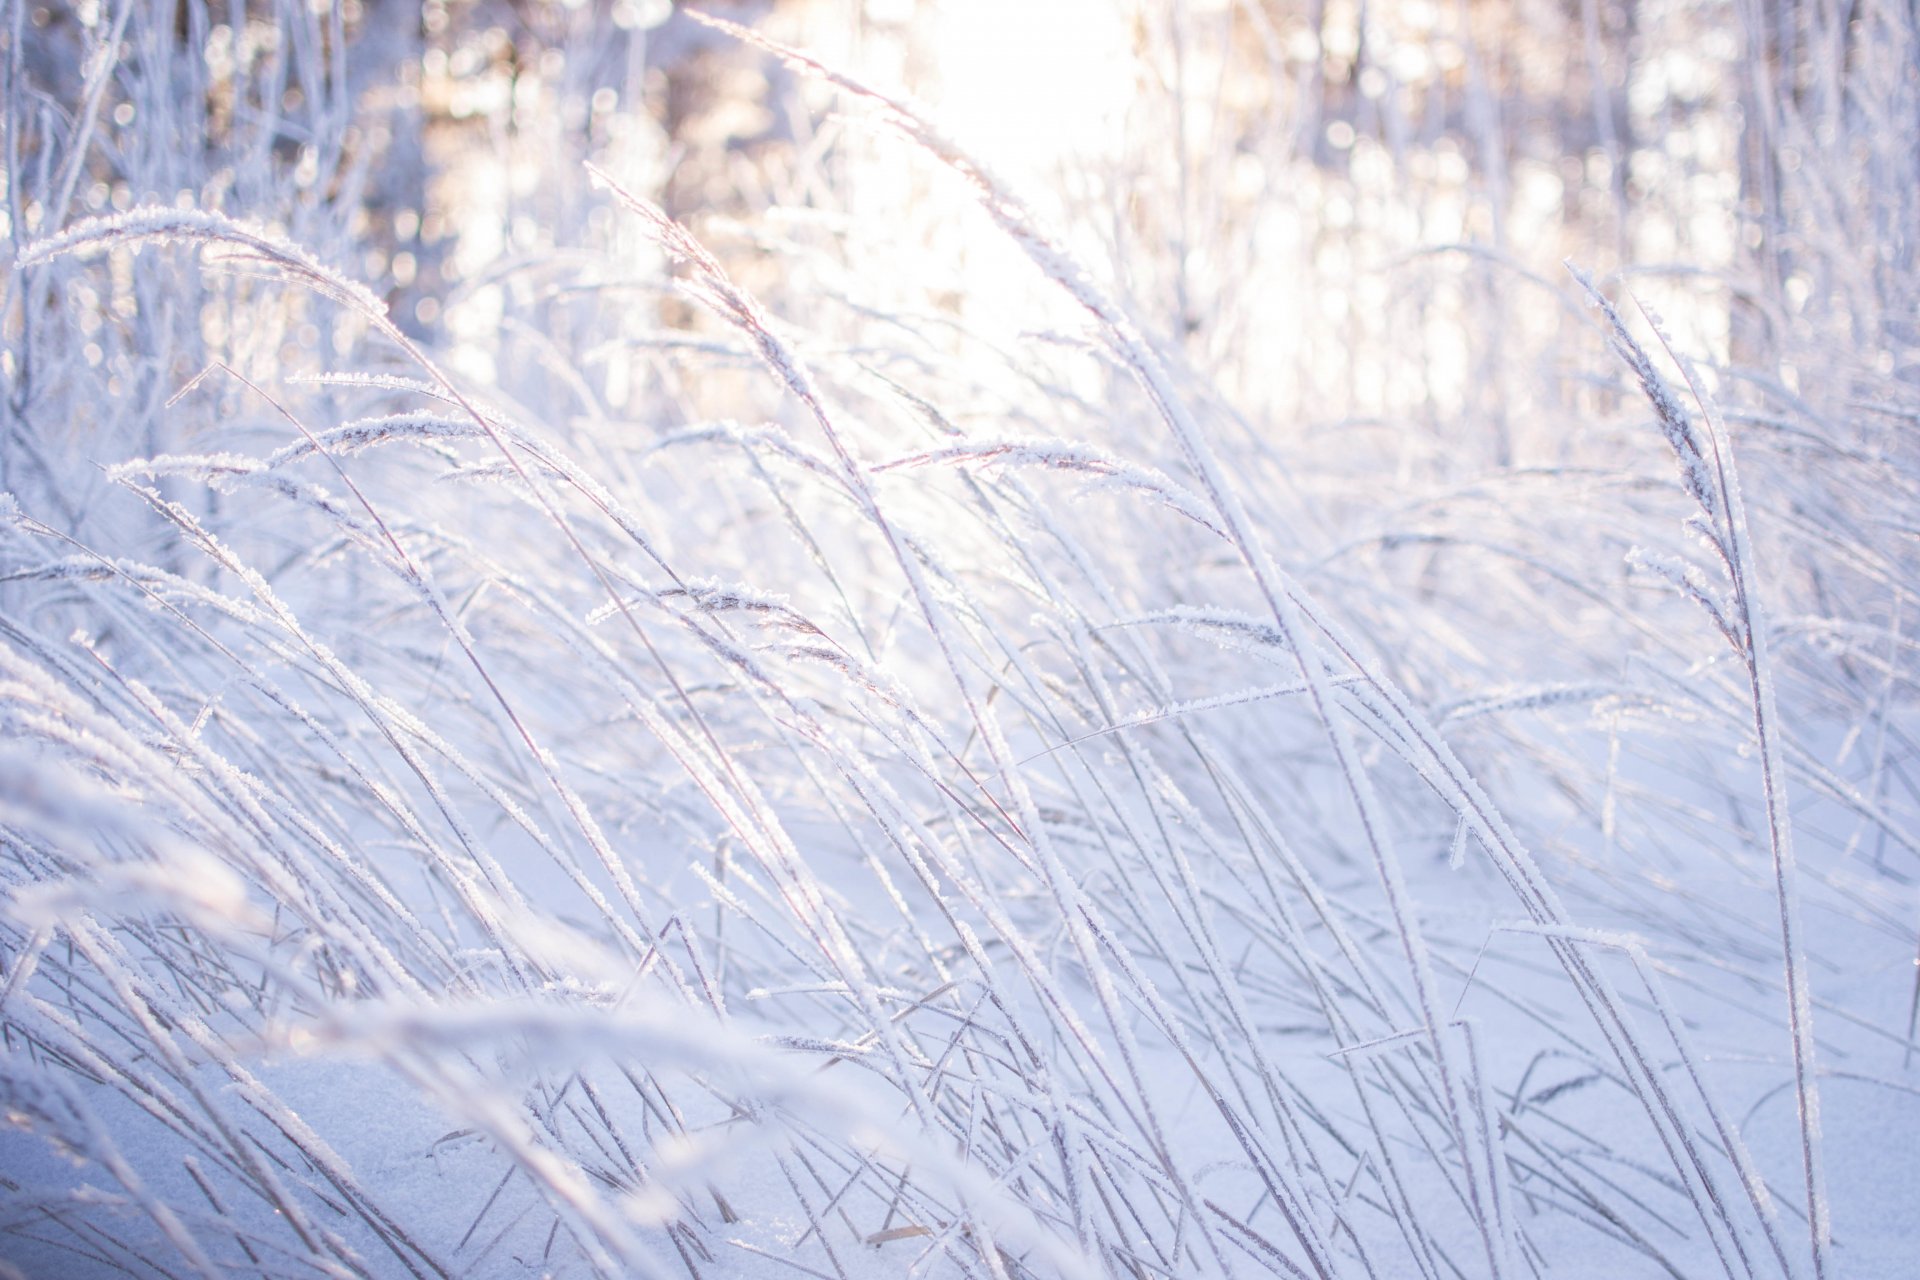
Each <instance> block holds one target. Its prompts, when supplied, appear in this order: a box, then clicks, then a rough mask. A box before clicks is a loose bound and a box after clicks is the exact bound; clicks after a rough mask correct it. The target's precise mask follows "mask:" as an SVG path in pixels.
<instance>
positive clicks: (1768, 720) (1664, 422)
mask: <svg viewBox="0 0 1920 1280" xmlns="http://www.w3.org/2000/svg"><path fill="white" fill-rule="evenodd" d="M1570 269H1572V270H1573V274H1574V276H1575V278H1576V279H1578V280H1579V281H1580V284H1581V286H1582V287H1583V288H1585V289H1586V291H1587V295H1588V296H1589V297H1590V298H1592V299H1593V301H1594V303H1595V304H1596V305H1597V306H1598V307H1599V308H1600V310H1601V311H1602V312H1603V313H1604V314H1605V316H1606V318H1607V324H1608V326H1609V327H1610V328H1611V329H1612V334H1611V335H1610V340H1611V342H1612V344H1613V349H1614V350H1615V351H1616V352H1618V353H1619V355H1620V357H1621V359H1623V360H1625V361H1626V362H1627V365H1628V366H1629V367H1630V368H1631V369H1632V370H1633V372H1634V376H1635V377H1636V378H1638V379H1639V381H1640V386H1641V388H1642V389H1643V390H1645V391H1646V393H1647V398H1648V399H1649V400H1651V401H1652V402H1653V410H1654V413H1655V415H1657V416H1658V418H1659V419H1660V430H1661V432H1662V433H1663V434H1664V435H1665V436H1666V438H1667V444H1668V445H1669V446H1671V447H1672V449H1673V453H1674V457H1675V458H1676V459H1678V461H1679V463H1680V481H1681V484H1682V486H1683V487H1684V488H1685V489H1686V491H1687V493H1688V495H1689V496H1690V497H1692V498H1693V500H1694V502H1695V503H1697V504H1698V505H1699V507H1700V510H1699V512H1698V513H1697V514H1695V515H1692V516H1689V517H1688V518H1687V521H1686V523H1687V527H1688V528H1689V529H1691V530H1692V531H1694V532H1695V533H1697V534H1699V536H1700V537H1701V538H1703V539H1704V540H1705V541H1706V543H1707V545H1708V546H1709V547H1711V548H1712V550H1713V552H1714V554H1715V556H1716V557H1718V559H1719V561H1720V567H1721V569H1722V570H1723V571H1724V572H1725V574H1726V577H1727V584H1728V591H1727V594H1726V596H1725V597H1722V596H1721V595H1720V594H1719V593H1718V592H1717V591H1715V590H1714V589H1713V588H1712V586H1711V585H1710V584H1709V583H1708V581H1707V580H1706V578H1705V576H1704V575H1703V574H1701V573H1700V571H1699V570H1698V568H1696V567H1695V566H1693V565H1691V564H1685V563H1661V564H1652V563H1651V562H1649V566H1650V567H1651V568H1653V569H1654V570H1655V571H1656V572H1658V573H1660V574H1661V575H1662V576H1664V577H1666V578H1667V579H1668V580H1669V581H1671V582H1673V584H1674V585H1675V586H1676V587H1678V588H1679V589H1680V591H1681V592H1682V594H1684V595H1686V596H1687V597H1688V598H1689V599H1691V600H1693V601H1694V602H1695V603H1696V604H1698V605H1699V606H1700V607H1701V608H1702V609H1703V610H1705V611H1706V613H1707V614H1708V616H1709V617H1710V618H1712V620H1713V623H1714V625H1715V626H1716V627H1717V628H1718V629H1719V631H1720V634H1721V635H1723V636H1725V637H1726V639H1727V642H1728V643H1729V644H1730V645H1731V646H1732V647H1733V650H1734V652H1735V653H1736V654H1738V655H1739V658H1740V661H1741V663H1742V665H1743V666H1745V668H1746V672H1747V683H1748V686H1749V688H1750V690H1751V692H1752V695H1753V729H1754V735H1755V737H1756V739H1757V740H1758V743H1759V749H1760V771H1761V786H1762V789H1763V791H1764V792H1765V796H1766V805H1767V839H1768V844H1769V845H1770V846H1771V849H1772V853H1773V887H1774V896H1775V898H1776V900H1777V901H1778V903H1779V907H1780V945H1781V949H1782V951H1783V952H1784V953H1785V957H1786V978H1787V1023H1788V1028H1789V1030H1790V1032H1791V1035H1792V1038H1793V1083H1794V1096H1795V1101H1796V1103H1797V1106H1798V1110H1799V1116H1800V1166H1801V1172H1802V1174H1803V1176H1804V1179H1805V1185H1806V1200H1807V1223H1808V1234H1809V1235H1810V1236H1811V1243H1812V1249H1813V1274H1814V1276H1815V1278H1816V1280H1825V1277H1826V1275H1827V1274H1828V1266H1827V1249H1828V1246H1829V1243H1830V1237H1831V1235H1832V1229H1831V1223H1830V1222H1829V1219H1828V1213H1827V1196H1826V1185H1825V1177H1824V1174H1823V1173H1822V1169H1821V1160H1820V1090H1819V1086H1818V1085H1817V1084H1816V1083H1815V1076H1814V1061H1813V995H1812V990H1811V988H1810V987H1809V985H1808V983H1807V975H1806V957H1805V956H1804V955H1803V954H1802V952H1801V947H1802V943H1801V941H1800V937H1801V930H1800V901H1799V896H1798V892H1797V890H1796V886H1795V879H1796V870H1795V866H1794V858H1793V820H1792V815H1791V814H1789V812H1788V811H1787V769H1786V744H1785V742H1784V741H1783V740H1782V738H1781V735H1780V708H1779V704H1778V702H1777V701H1776V699H1775V695H1774V679H1773V666H1772V661H1771V659H1770V657H1769V655H1768V652H1767V629H1766V625H1765V619H1764V618H1763V616H1762V614H1761V605H1760V601H1759V599H1758V596H1759V576H1758V573H1757V571H1756V570H1755V568H1754V559H1753V541H1752V536H1751V534H1750V533H1749V531H1748V527H1747V512H1746V505H1745V503H1744V502H1743V501H1742V499H1741V496H1740V479H1739V475H1738V473H1737V472H1736V471H1735V469H1734V462H1733V440H1732V438H1731V437H1730V436H1728V434H1727V428H1726V423H1725V421H1724V419H1723V418H1722V417H1721V415H1720V410H1719V407H1718V405H1716V404H1715V403H1714V399H1713V396H1712V395H1711V394H1709V392H1708V391H1707V388H1706V386H1705V385H1704V383H1702V381H1701V379H1700V376H1699V374H1698V372H1697V371H1696V370H1695V369H1694V367H1693V363H1692V361H1690V360H1688V359H1687V358H1686V357H1685V356H1684V355H1682V354H1681V353H1680V352H1679V351H1677V350H1675V348H1674V345H1673V343H1672V342H1671V341H1670V340H1669V339H1668V337H1667V335H1666V332H1665V330H1663V329H1662V328H1661V325H1660V319H1659V317H1658V316H1656V315H1655V314H1654V313H1653V312H1652V310H1650V309H1649V308H1648V307H1647V306H1646V304H1644V303H1639V302H1638V301H1637V300H1636V305H1638V306H1639V307H1640V312H1641V314H1642V315H1644V316H1645V317H1646V319H1647V322H1648V323H1649V324H1650V325H1652V326H1653V332H1654V336H1655V337H1656V338H1657V339H1658V340H1659V342H1660V345H1661V346H1662V347H1663V348H1664V349H1665V350H1666V352H1667V354H1668V355H1669V356H1670V357H1672V359H1673V362H1674V363H1675V364H1676V365H1678V366H1679V368H1680V374H1681V377H1683V378H1684V379H1686V383H1687V389H1688V391H1689V392H1691V393H1692V395H1693V399H1694V403H1696V404H1697V405H1699V406H1700V418H1701V422H1702V423H1703V424H1704V427H1705V431H1704V433H1703V432H1702V431H1700V430H1698V429H1696V427H1695V424H1694V420H1693V418H1692V416H1691V415H1690V414H1688V412H1687V410H1686V406H1685V405H1683V404H1682V403H1681V402H1680V398H1679V397H1678V396H1677V395H1675V394H1674V390H1673V388H1672V387H1671V386H1669V385H1668V383H1667V381H1666V379H1665V378H1663V377H1661V376H1660V372H1659V370H1657V369H1656V368H1654V365H1653V361H1652V359H1651V358H1649V357H1648V355H1647V352H1646V349H1645V348H1643V347H1642V346H1641V345H1640V344H1639V343H1638V342H1636V341H1635V340H1634V338H1633V335H1632V334H1630V333H1629V332H1628V331H1627V326H1626V323H1625V322H1624V321H1623V320H1622V319H1621V316H1620V313H1619V311H1617V310H1616V309H1615V308H1614V306H1613V304H1612V303H1610V302H1608V301H1607V299H1606V298H1605V297H1604V296H1602V295H1601V293H1600V291H1599V290H1598V289H1597V288H1595V287H1594V283H1593V281H1592V280H1591V279H1590V278H1589V277H1588V276H1586V275H1584V274H1582V273H1581V272H1580V271H1579V270H1578V269H1574V268H1571V267H1570ZM1703 434H1704V439H1703ZM1642 559H1643V560H1645V557H1642Z"/></svg>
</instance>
